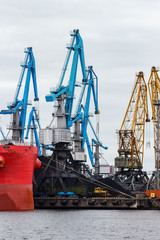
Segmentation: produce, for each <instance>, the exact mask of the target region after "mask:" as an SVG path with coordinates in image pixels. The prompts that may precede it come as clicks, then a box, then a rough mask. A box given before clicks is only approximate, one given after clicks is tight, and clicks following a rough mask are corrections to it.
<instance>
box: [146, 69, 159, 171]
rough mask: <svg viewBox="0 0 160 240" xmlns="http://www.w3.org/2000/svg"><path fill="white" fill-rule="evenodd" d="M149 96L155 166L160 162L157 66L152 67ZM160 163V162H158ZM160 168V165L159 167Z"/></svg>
mask: <svg viewBox="0 0 160 240" xmlns="http://www.w3.org/2000/svg"><path fill="white" fill-rule="evenodd" d="M148 89H149V96H150V101H151V108H152V120H153V131H154V151H155V167H157V163H159V149H160V141H159V136H160V126H159V121H160V110H159V108H160V78H159V75H158V70H157V69H156V68H155V67H152V69H151V75H150V78H149V81H148ZM158 165H159V164H158ZM158 168H159V167H158Z"/></svg>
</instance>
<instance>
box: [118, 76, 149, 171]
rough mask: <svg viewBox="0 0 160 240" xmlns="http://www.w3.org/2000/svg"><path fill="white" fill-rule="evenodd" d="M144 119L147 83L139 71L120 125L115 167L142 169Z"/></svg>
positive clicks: (146, 105) (145, 115) (146, 103)
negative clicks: (117, 155)
mask: <svg viewBox="0 0 160 240" xmlns="http://www.w3.org/2000/svg"><path fill="white" fill-rule="evenodd" d="M145 121H149V117H148V101H147V85H146V83H145V80H144V74H143V72H139V74H138V75H137V79H136V82H135V85H134V89H133V92H132V95H131V98H130V101H129V104H128V107H127V110H126V113H125V116H124V119H123V122H122V125H121V128H120V130H119V131H118V136H119V149H118V153H119V157H117V158H115V166H116V167H117V168H128V169H142V167H143V152H144V133H145Z"/></svg>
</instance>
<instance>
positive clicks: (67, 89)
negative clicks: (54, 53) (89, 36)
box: [46, 30, 87, 129]
mask: <svg viewBox="0 0 160 240" xmlns="http://www.w3.org/2000/svg"><path fill="white" fill-rule="evenodd" d="M67 48H68V52H67V55H66V59H65V63H64V67H63V70H62V72H61V76H60V81H59V84H58V87H57V89H56V90H54V91H50V94H49V95H46V101H47V102H53V101H55V100H56V98H57V97H58V96H60V95H61V94H63V93H66V101H65V117H66V126H67V128H68V129H70V126H71V124H72V123H71V122H72V119H71V115H72V108H73V101H74V92H75V86H76V74H77V66H78V57H79V59H80V63H81V70H82V75H83V79H82V81H83V82H85V81H86V79H87V76H86V69H85V58H84V48H83V41H82V38H81V36H80V34H79V30H73V32H72V33H71V42H70V44H69V46H68V47H67ZM72 52H74V54H73V60H72V66H71V72H70V77H69V82H68V85H67V86H63V85H62V84H63V81H64V77H65V73H66V70H67V66H68V63H69V60H70V57H71V53H72Z"/></svg>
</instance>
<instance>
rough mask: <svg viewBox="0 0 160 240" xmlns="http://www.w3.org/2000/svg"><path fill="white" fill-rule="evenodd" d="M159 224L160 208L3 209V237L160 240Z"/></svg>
mask: <svg viewBox="0 0 160 240" xmlns="http://www.w3.org/2000/svg"><path fill="white" fill-rule="evenodd" d="M159 223H160V212H159V211H158V210H157V211H156V210H154V211H149V210H148V211H147V210H145V211H143V210H35V211H29V212H0V240H3V239H4V240H12V239H15V240H30V239H33V240H37V239H38V240H39V239H40V240H41V239H42V240H50V239H55V240H66V239H68V240H91V239H92V240H104V239H107V240H110V239H113V240H120V239H134V240H136V239H137V240H142V239H145V240H149V239H154V240H156V239H157V240H159V239H160V227H159Z"/></svg>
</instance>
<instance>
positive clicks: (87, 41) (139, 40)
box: [0, 0, 160, 168]
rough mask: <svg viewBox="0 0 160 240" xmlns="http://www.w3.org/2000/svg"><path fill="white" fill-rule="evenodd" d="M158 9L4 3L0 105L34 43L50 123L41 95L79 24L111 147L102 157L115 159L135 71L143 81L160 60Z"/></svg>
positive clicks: (101, 1) (111, 0) (60, 0)
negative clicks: (141, 72) (94, 76)
mask: <svg viewBox="0 0 160 240" xmlns="http://www.w3.org/2000/svg"><path fill="white" fill-rule="evenodd" d="M159 7H160V2H159V1H158V0H155V1H154V3H153V2H151V1H149V0H141V1H138V0H134V1H133V0H131V1H128V0H121V1H119V0H92V1H91V0H81V1H75V0H68V1H64V0H54V1H52V0H46V1H42V0H32V1H22V0H14V1H10V0H5V1H2V2H1V5H0V36H1V37H0V83H1V88H0V94H1V95H0V96H1V103H0V108H4V107H5V106H6V103H7V102H9V101H11V100H12V99H13V97H14V92H15V89H16V84H17V82H18V78H19V74H20V66H19V63H20V61H22V60H23V58H24V53H23V50H24V48H25V47H28V46H32V47H33V52H34V55H35V59H36V67H37V82H38V88H39V96H40V116H41V122H42V125H43V126H46V125H47V124H48V122H50V119H51V115H52V111H53V107H52V105H53V104H49V103H46V102H45V95H46V94H48V93H49V90H50V88H51V87H54V86H56V84H57V82H58V80H59V76H60V72H61V69H62V66H63V62H64V59H65V54H66V51H67V50H66V43H68V42H69V41H70V36H69V32H70V30H73V29H74V28H79V29H80V33H81V36H82V38H83V41H84V49H85V57H86V66H88V65H93V67H94V70H95V72H96V74H97V76H98V78H99V89H100V92H99V97H100V110H101V116H102V117H101V125H102V129H103V128H105V131H102V132H101V136H102V139H103V141H104V145H105V143H106V145H108V146H109V149H111V150H108V152H109V153H107V151H106V153H105V156H106V157H108V156H109V158H110V159H112V160H113V159H114V157H115V155H116V154H117V143H116V138H117V136H116V133H115V132H116V129H117V128H119V127H120V125H121V122H122V120H123V116H124V113H125V110H126V107H127V104H128V102H129V98H130V95H131V92H132V87H133V84H134V81H135V74H136V72H139V71H144V74H145V79H146V82H147V81H148V78H149V74H150V69H151V67H152V65H155V66H158V65H159V64H160V57H159V52H160V45H159V42H160V34H159V29H160V17H159ZM68 72H69V69H68ZM107 154H109V155H107ZM147 161H149V160H147ZM146 165H147V164H146ZM149 166H150V164H148V165H147V168H149Z"/></svg>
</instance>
